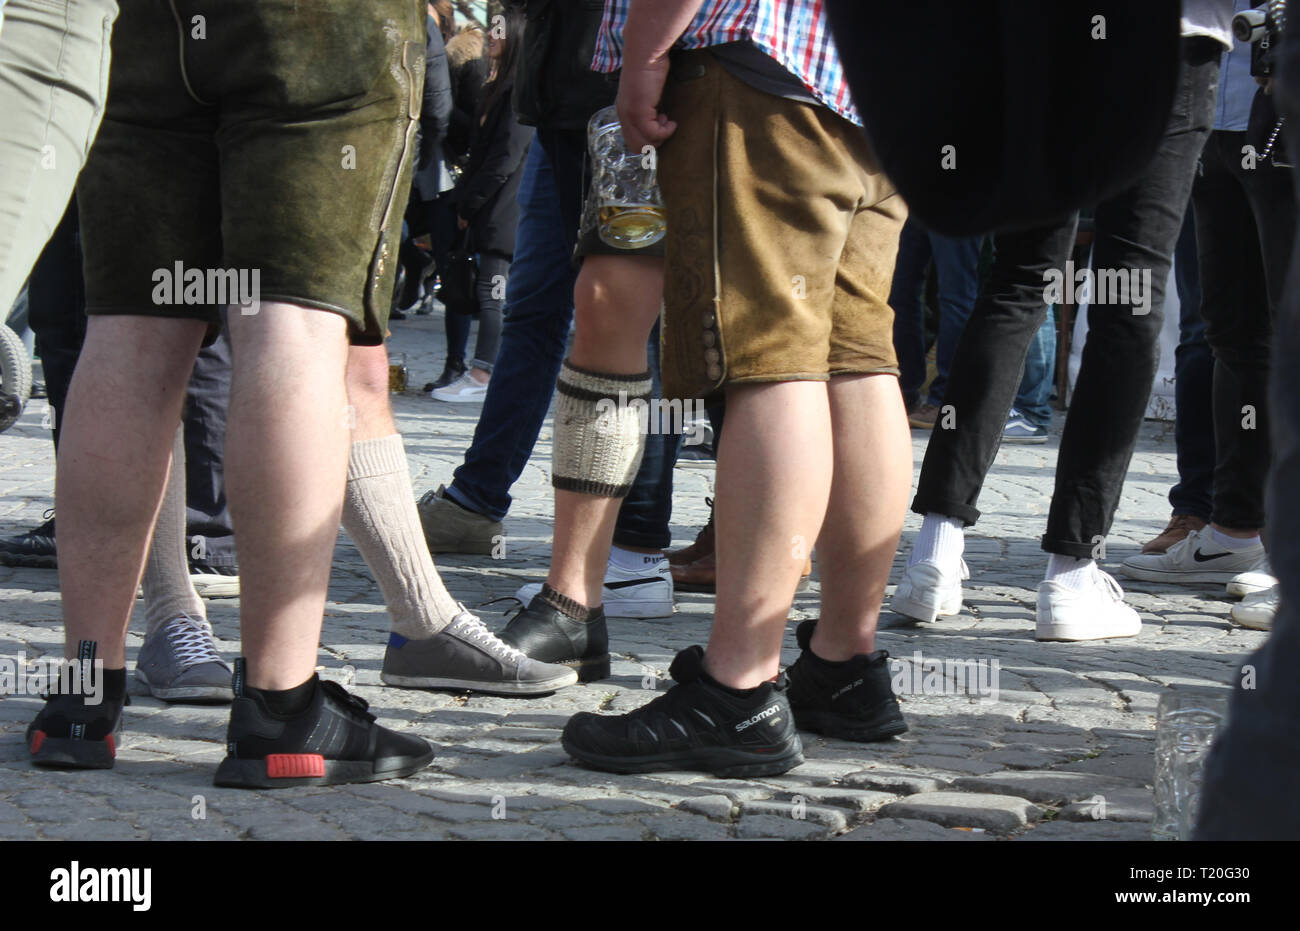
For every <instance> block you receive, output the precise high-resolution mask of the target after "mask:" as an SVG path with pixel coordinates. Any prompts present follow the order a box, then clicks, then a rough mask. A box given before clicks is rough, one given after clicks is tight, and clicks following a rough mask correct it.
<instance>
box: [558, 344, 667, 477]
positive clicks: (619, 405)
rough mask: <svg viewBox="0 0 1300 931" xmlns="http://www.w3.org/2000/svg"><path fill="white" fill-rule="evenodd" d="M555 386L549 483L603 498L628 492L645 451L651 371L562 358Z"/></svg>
mask: <svg viewBox="0 0 1300 931" xmlns="http://www.w3.org/2000/svg"><path fill="white" fill-rule="evenodd" d="M555 392H556V394H555V439H554V441H553V444H552V449H553V453H552V468H551V484H552V485H554V486H555V487H556V488H558V489H561V490H562V491H573V492H578V493H579V494H585V495H596V496H599V497H602V498H624V497H627V493H628V490H629V489H631V487H632V479H633V478H634V477H635V476H636V471H637V469H638V468H639V467H640V465H641V455H642V453H643V452H644V451H645V420H646V417H647V411H648V408H647V407H646V406H645V402H647V401H648V400H649V397H650V373H649V372H645V373H643V374H641V375H616V374H602V373H600V372H590V371H587V370H586V369H580V368H577V367H575V366H573V365H572V364H570V363H569V360H568V359H565V360H564V365H563V367H562V368H561V370H560V378H559V381H558V382H557V383H556V387H555ZM636 402H640V403H636Z"/></svg>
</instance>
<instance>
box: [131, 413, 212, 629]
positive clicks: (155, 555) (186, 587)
mask: <svg viewBox="0 0 1300 931" xmlns="http://www.w3.org/2000/svg"><path fill="white" fill-rule="evenodd" d="M185 542H186V541H185V428H184V426H183V425H182V426H179V427H177V429H176V436H175V438H174V439H173V441H172V464H171V470H170V471H169V472H168V474H167V487H166V489H165V490H164V491H163V499H162V507H161V508H159V510H158V520H157V521H156V522H155V523H154V528H153V540H152V541H151V542H150V544H149V561H148V562H147V563H145V567H144V579H143V580H142V582H141V585H142V587H143V588H144V619H145V636H153V635H154V634H155V633H157V632H158V630H159V629H161V628H162V626H163V625H164V624H166V623H167V622H168V621H170V620H171V619H172V618H174V617H176V616H177V615H180V614H188V615H189V616H190V617H192V618H194V619H195V620H197V621H203V620H207V609H206V608H204V606H203V599H202V598H200V597H199V594H198V592H196V591H195V590H194V583H193V582H192V581H191V580H190V564H189V559H188V558H187V556H186V552H185Z"/></svg>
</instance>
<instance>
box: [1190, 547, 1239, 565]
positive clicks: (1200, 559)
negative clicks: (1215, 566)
mask: <svg viewBox="0 0 1300 931" xmlns="http://www.w3.org/2000/svg"><path fill="white" fill-rule="evenodd" d="M1231 555H1232V552H1231V551H1229V552H1226V553H1215V554H1213V555H1211V556H1202V555H1201V551H1200V549H1199V548H1198V549H1197V550H1196V552H1194V553H1193V554H1192V559H1195V560H1196V561H1197V562H1209V561H1210V560H1211V559H1222V558H1223V557H1224V556H1231Z"/></svg>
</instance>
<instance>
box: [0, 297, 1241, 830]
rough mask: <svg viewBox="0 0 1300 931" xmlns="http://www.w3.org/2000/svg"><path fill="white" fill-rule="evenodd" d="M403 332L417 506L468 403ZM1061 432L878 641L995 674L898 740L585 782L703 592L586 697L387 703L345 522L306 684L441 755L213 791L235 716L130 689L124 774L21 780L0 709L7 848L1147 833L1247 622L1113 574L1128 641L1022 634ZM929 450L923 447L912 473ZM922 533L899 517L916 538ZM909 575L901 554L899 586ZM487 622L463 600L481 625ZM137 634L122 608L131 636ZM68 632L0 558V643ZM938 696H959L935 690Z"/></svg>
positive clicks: (19, 462)
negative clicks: (1164, 710)
mask: <svg viewBox="0 0 1300 931" xmlns="http://www.w3.org/2000/svg"><path fill="white" fill-rule="evenodd" d="M393 332H394V336H393V342H392V348H393V351H395V352H404V353H406V355H407V361H408V365H409V367H410V372H411V388H412V390H410V391H409V392H408V393H406V394H405V395H402V396H400V397H395V398H394V404H395V408H396V412H397V417H398V421H399V424H400V427H401V429H402V431H403V433H404V435H405V437H406V448H407V452H408V454H409V456H410V461H411V468H412V471H413V478H414V482H415V487H416V490H417V492H423V491H425V490H426V489H428V488H430V487H432V486H435V485H437V484H438V483H440V482H448V481H450V478H451V473H452V470H453V469H454V467H455V466H456V465H457V464H459V462H460V457H461V454H462V452H463V450H464V449H465V447H466V446H467V445H468V443H469V439H470V436H471V434H472V432H473V428H474V424H475V421H476V419H477V416H478V412H479V405H477V404H472V405H449V404H440V403H438V402H434V401H431V400H429V399H428V398H427V397H424V396H422V395H421V393H420V392H419V391H418V388H419V386H421V385H422V384H424V383H425V382H427V381H431V380H433V379H434V378H435V377H436V376H437V374H438V372H440V371H441V363H442V341H443V338H442V326H441V318H440V317H415V318H411V319H410V320H407V321H404V322H397V323H394V325H393ZM44 411H45V402H44V401H33V402H32V403H31V404H30V405H29V407H28V409H27V411H26V412H25V413H24V415H23V418H22V420H21V422H20V423H19V424H17V425H16V426H15V427H13V428H12V429H11V430H9V431H8V432H7V433H5V434H3V435H2V436H0V533H5V534H8V533H11V532H16V531H19V530H22V529H25V528H27V527H29V526H31V525H33V524H35V523H37V522H39V520H40V517H41V512H42V511H43V510H44V509H45V508H46V507H48V506H49V505H50V496H51V491H52V487H53V457H52V447H51V444H50V441H49V436H48V430H47V429H45V428H44V427H43V426H42V419H43V417H44ZM44 419H46V420H48V418H44ZM1171 427H1172V425H1169V424H1162V423H1157V422H1151V421H1148V422H1147V423H1145V424H1144V425H1143V428H1142V434H1141V441H1140V443H1139V446H1138V452H1137V454H1136V456H1135V457H1134V460H1133V465H1132V470H1131V473H1130V477H1129V481H1128V484H1127V486H1126V488H1125V492H1124V497H1123V501H1122V503H1121V505H1120V508H1119V514H1118V517H1117V520H1116V522H1115V528H1114V531H1113V534H1112V538H1111V539H1110V541H1109V544H1108V553H1107V557H1108V558H1107V564H1108V565H1109V566H1110V567H1112V568H1113V567H1114V566H1115V565H1117V564H1118V561H1119V560H1120V559H1122V558H1123V557H1124V556H1126V555H1128V554H1129V553H1132V552H1135V551H1136V550H1137V548H1138V547H1139V546H1140V544H1141V542H1142V541H1143V540H1145V539H1148V538H1149V537H1150V536H1152V535H1154V533H1155V532H1156V531H1158V530H1159V529H1160V528H1161V527H1163V526H1164V522H1165V519H1166V517H1167V515H1168V506H1167V504H1166V500H1165V497H1164V496H1165V493H1166V490H1167V488H1168V486H1169V485H1170V484H1171V483H1172V482H1173V481H1174V480H1175V468H1174V443H1173V432H1172V428H1171ZM1059 429H1060V419H1059V418H1058V423H1057V425H1056V430H1055V431H1054V435H1053V438H1052V441H1051V442H1050V443H1048V444H1047V445H1045V446H1039V447H1019V448H1004V449H1003V450H1002V451H1001V452H1000V453H999V454H998V458H997V462H996V464H995V465H994V467H993V471H992V475H991V477H990V479H989V482H988V485H987V487H986V488H985V490H984V494H983V497H982V499H981V502H980V504H981V506H982V508H983V509H984V512H985V514H986V515H987V516H986V518H985V519H984V520H983V521H981V523H980V524H979V525H978V526H977V527H976V528H974V529H973V531H972V532H968V534H967V553H966V557H967V561H968V562H969V563H970V567H971V571H972V574H973V578H972V579H971V581H970V582H969V583H968V585H967V599H966V608H965V609H964V610H963V611H962V613H961V614H960V615H959V616H957V617H953V618H946V619H942V620H940V621H939V622H937V623H935V624H931V625H925V626H924V627H923V628H916V627H910V628H893V629H888V630H884V631H883V632H882V634H881V636H880V646H881V647H882V648H884V649H887V650H888V651H889V652H890V653H891V655H893V656H894V657H898V658H902V659H904V660H907V665H905V666H904V667H901V668H903V669H904V670H906V669H907V668H908V667H912V668H915V665H914V664H916V663H917V661H918V657H917V655H916V654H917V653H918V652H919V653H920V654H921V657H920V659H923V660H925V661H929V660H932V659H940V660H945V659H947V660H955V659H969V660H976V661H986V662H988V663H992V661H994V660H996V661H997V662H998V663H999V669H998V671H999V673H1000V675H999V676H998V679H997V685H998V691H997V695H996V699H994V698H993V696H989V697H980V696H978V695H972V694H908V695H904V696H903V700H904V704H903V709H904V713H905V714H906V716H907V719H908V722H909V723H910V725H911V730H910V732H909V733H907V734H906V735H904V736H903V737H902V738H900V739H897V740H895V741H893V742H890V743H883V744H870V745H861V744H853V743H849V742H844V741H838V740H827V739H822V738H820V737H817V736H814V735H805V736H804V748H805V755H806V757H807V762H805V763H804V764H803V765H802V766H800V767H798V768H796V769H795V770H793V771H791V772H790V773H787V774H786V775H784V776H781V777H778V778H770V779H755V780H722V779H716V778H713V777H711V776H708V775H704V774H671V773H670V774H656V775H646V776H616V775H608V774H604V773H598V772H594V771H589V770H586V769H583V768H581V767H579V766H577V765H575V764H574V763H572V762H570V761H569V759H568V757H567V755H566V754H565V753H564V751H563V750H562V749H561V747H560V745H559V742H558V738H559V733H560V728H561V727H563V725H564V722H565V721H566V720H567V718H568V717H569V716H570V715H571V714H573V713H574V712H576V711H590V710H597V709H600V710H610V711H621V710H626V709H630V708H634V707H636V706H638V705H640V704H641V703H643V702H645V701H648V700H649V699H650V698H651V693H650V692H648V691H647V690H646V688H645V687H644V686H645V685H647V684H652V685H653V684H658V686H659V687H660V688H664V687H666V683H665V682H664V678H665V677H666V675H667V669H668V665H669V663H670V662H671V660H672V657H673V655H674V654H675V653H676V651H677V650H679V649H681V648H683V647H685V646H688V645H690V644H692V643H703V642H704V641H705V639H706V637H707V632H708V629H709V623H710V620H711V617H712V614H711V610H712V598H711V596H707V595H690V594H681V595H679V596H678V611H677V614H676V615H675V616H674V617H672V618H671V619H662V620H648V621H627V620H617V621H612V622H611V624H610V635H611V640H612V648H613V650H614V652H615V658H614V664H613V677H612V678H611V679H608V680H606V681H603V682H597V683H593V684H590V685H585V686H575V687H572V688H568V689H565V690H563V691H561V692H558V693H556V694H554V695H552V696H550V697H545V698H540V699H532V700H525V699H507V698H495V697H487V696H481V695H465V694H461V695H456V694H447V693H437V692H420V691H408V690H399V689H392V688H386V687H384V686H382V685H381V684H380V682H379V669H380V664H381V662H382V658H383V651H384V644H385V641H386V633H387V618H386V616H385V613H384V607H383V603H382V600H381V598H380V596H379V591H378V589H377V587H376V585H375V584H374V582H373V580H372V579H371V577H370V574H369V572H368V570H367V569H366V567H365V564H364V563H363V561H362V559H361V557H360V555H359V553H358V552H357V550H356V548H355V547H354V546H353V545H352V544H351V542H350V541H349V540H348V539H347V538H346V536H344V535H340V541H339V545H338V549H337V551H336V554H335V563H334V575H333V581H332V585H331V587H330V593H329V604H328V606H327V608H326V618H325V629H324V633H323V635H322V641H323V642H322V645H321V653H320V656H321V664H322V666H323V671H324V674H325V675H328V676H330V677H334V678H337V679H339V680H340V681H343V682H345V683H346V684H348V685H349V686H350V687H352V688H353V689H354V690H355V691H356V692H357V693H358V694H359V695H361V696H363V697H364V698H366V699H367V700H368V701H369V702H370V704H371V708H372V710H374V711H375V712H377V713H378V714H379V716H380V719H381V720H382V721H383V722H384V723H386V724H388V725H389V726H393V727H396V728H399V729H403V730H409V731H411V732H413V733H417V734H420V735H422V736H424V737H427V738H429V739H431V740H433V741H435V742H436V743H437V744H438V745H439V746H440V747H441V749H440V751H439V753H438V755H437V758H436V760H435V761H434V764H433V765H432V767H430V768H429V769H427V770H425V771H424V772H422V773H420V774H419V775H417V776H415V777H413V778H410V779H406V780H398V781H393V782H387V783H378V784H370V785H361V786H343V787H334V788H328V789H312V788H303V789H286V790H280V791H275V792H266V793H251V792H241V791H237V790H229V789H217V788H214V787H213V786H212V782H211V780H212V774H213V771H214V768H215V766H216V764H217V762H218V761H219V760H220V759H221V757H222V755H223V753H224V747H223V741H224V735H225V727H226V719H227V711H226V709H224V708H220V707H216V708H214V707H193V706H191V707H186V706H174V707H169V706H167V705H165V704H163V703H162V702H159V701H157V700H154V699H152V698H148V697H141V696H139V695H136V696H135V697H134V699H133V703H132V704H131V706H130V707H128V708H127V710H126V713H125V740H124V744H125V746H124V748H123V749H122V752H121V753H120V754H119V757H118V762H117V765H116V768H115V769H113V770H112V771H109V772H57V771H38V770H35V769H34V768H33V767H31V766H30V764H29V763H28V762H27V759H26V758H27V752H26V749H25V747H24V745H23V737H22V733H23V730H24V728H25V726H26V725H27V723H28V722H29V721H30V720H31V718H32V717H33V715H34V714H35V713H36V710H37V707H38V700H37V699H35V698H28V697H7V698H5V699H3V701H0V839H11V838H14V839H19V838H23V839H26V838H63V839H95V840H118V839H132V838H134V839H141V840H144V839H184V838H194V839H208V838H214V839H217V838H219V839H229V838H276V839H336V838H339V839H341V838H364V839H383V838H403V839H436V838H475V839H493V838H502V839H519V840H532V839H539V840H540V839H565V840H597V839H600V840H605V839H619V840H621V839H627V840H641V839H655V838H658V839H662V840H668V839H674V840H675V839H722V838H791V839H823V838H837V839H841V840H894V839H951V840H990V839H996V838H1010V839H1017V840H1018V839H1041V840H1112V839H1143V838H1146V837H1149V831H1150V827H1149V822H1150V819H1151V785H1152V781H1153V769H1154V766H1153V748H1154V722H1155V718H1154V715H1155V709H1156V702H1157V700H1158V698H1159V696H1160V693H1161V692H1162V691H1164V690H1165V689H1166V688H1167V687H1169V686H1174V685H1214V684H1226V683H1228V682H1230V681H1231V680H1232V679H1233V677H1234V676H1236V675H1238V674H1239V668H1240V665H1241V661H1242V657H1243V656H1244V655H1245V654H1246V653H1248V652H1249V651H1251V650H1253V649H1254V648H1255V647H1257V646H1258V645H1259V644H1260V643H1261V642H1262V640H1263V638H1264V635H1263V634H1260V633H1255V632H1252V631H1248V630H1244V629H1241V628H1236V627H1234V626H1233V625H1232V624H1231V622H1230V621H1229V620H1228V616H1227V615H1228V607H1229V602H1228V599H1227V598H1226V596H1225V595H1224V593H1223V591H1222V588H1221V587H1220V588H1218V589H1212V588H1206V589H1205V590H1192V589H1190V588H1179V587H1175V586H1169V585H1157V584H1147V583H1130V584H1128V585H1127V586H1126V589H1127V591H1128V593H1129V600H1130V602H1131V603H1132V604H1133V605H1134V606H1136V607H1137V608H1138V609H1139V610H1140V611H1141V613H1142V619H1143V622H1144V625H1143V630H1142V634H1141V636H1140V637H1138V638H1136V639H1135V640H1121V641H1114V642H1102V643H1095V644H1083V645H1070V644H1048V643H1037V642H1035V641H1034V639H1033V629H1034V602H1035V586H1036V584H1037V582H1038V581H1039V578H1040V573H1041V571H1042V567H1043V565H1044V561H1045V554H1044V553H1042V551H1041V550H1040V549H1039V546H1038V538H1039V536H1040V535H1041V533H1042V532H1043V529H1044V523H1045V519H1046V512H1047V507H1048V502H1049V495H1050V493H1051V489H1052V477H1053V471H1052V469H1053V464H1054V461H1055V456H1056V448H1057V438H1058V437H1057V434H1059ZM550 440H551V427H550V423H549V421H548V423H547V425H546V427H545V428H544V429H543V432H542V437H541V440H540V442H539V444H538V447H537V450H536V453H535V455H534V456H533V459H532V460H531V462H530V463H529V465H528V469H527V471H526V472H525V474H524V476H523V478H522V479H521V481H520V482H519V484H518V485H517V486H516V488H515V492H514V494H515V504H514V508H513V510H512V512H511V514H510V516H509V518H508V519H507V522H506V534H507V550H506V554H505V558H503V559H501V560H490V559H485V558H479V557H465V556H462V557H441V558H439V560H438V565H439V567H440V569H441V571H442V574H443V578H444V579H445V580H446V583H447V585H448V587H449V588H450V589H451V591H452V593H453V594H454V595H455V596H456V597H457V598H459V599H460V600H462V601H464V602H465V603H466V604H467V605H471V606H473V605H478V604H480V603H482V602H484V601H487V600H488V599H490V598H494V597H500V596H506V595H510V594H512V593H513V592H514V590H515V588H516V587H517V586H518V585H520V584H521V583H523V582H527V581H538V580H541V579H542V578H543V577H544V576H545V572H546V566H547V561H548V557H549V550H550V547H549V539H550V532H551V525H550V516H551V490H550V486H549V465H550V454H551V447H550ZM925 440H926V437H925V435H924V434H923V433H922V432H921V431H916V432H914V434H913V444H914V448H915V456H916V464H917V466H918V468H919V465H920V461H921V456H922V453H923V452H924V447H925ZM712 487H713V472H712V470H711V469H698V468H679V469H678V471H677V487H676V496H675V500H674V504H675V508H674V514H673V535H674V537H675V539H676V541H677V544H678V545H681V544H683V543H685V542H689V541H690V540H691V539H692V538H693V537H694V533H695V531H696V529H697V528H698V527H700V526H701V525H702V524H703V523H704V521H705V519H706V518H707V509H706V506H705V503H704V498H705V496H706V495H708V494H710V493H711V491H712ZM918 525H919V518H918V517H916V516H915V515H911V514H909V516H908V520H907V527H906V532H905V536H906V538H907V539H908V540H910V539H911V537H912V536H913V535H914V534H915V532H916V530H917V527H918ZM902 552H905V550H903V551H902ZM901 569H902V556H901V555H900V557H899V558H898V560H897V562H896V565H895V572H894V579H895V581H897V579H898V576H899V573H900V572H901ZM814 578H815V574H814ZM816 590H817V586H816V584H814V585H813V587H812V590H811V591H810V592H808V593H805V594H802V595H800V596H799V597H798V598H797V600H796V602H795V607H794V611H793V612H792V617H793V618H795V619H800V618H806V617H812V616H815V615H816V611H817V595H816ZM890 590H891V591H892V588H891V589H890ZM208 604H209V610H210V617H211V620H212V622H213V625H214V627H215V630H216V634H217V637H218V641H219V644H220V646H221V648H222V650H223V652H225V653H226V654H227V655H228V656H230V657H233V656H234V655H235V653H236V650H237V646H238V626H237V612H238V603H237V602H235V601H211V602H209V603H208ZM502 607H504V605H494V606H491V607H488V608H484V609H483V610H482V611H481V612H480V613H481V614H482V616H483V617H484V618H485V620H486V621H487V622H488V624H489V625H490V626H494V627H497V628H499V627H500V626H502V625H503V624H504V620H505V619H504V616H503V613H502V612H501V610H500V609H501V608H502ZM141 614H142V612H141ZM890 617H892V616H890ZM890 617H886V618H885V620H884V621H883V622H882V623H885V624H887V623H888V622H889V620H890ZM893 620H895V621H896V620H898V619H897V618H896V617H894V618H893ZM142 626H143V619H142V617H137V619H136V623H135V624H134V625H133V628H134V629H135V630H138V629H140V628H142ZM135 630H133V632H132V634H131V635H130V639H129V643H128V649H127V653H128V665H129V666H132V667H133V665H134V659H135V653H136V651H137V650H138V649H139V646H140V642H141V637H140V634H139V633H136V632H135ZM61 642H62V633H61V630H60V623H59V605H58V591H57V578H56V574H55V573H54V572H50V571H45V570H37V569H6V568H0V655H13V654H16V653H18V652H20V651H22V652H25V654H26V656H27V657H28V659H33V658H36V657H39V656H42V655H46V654H54V655H57V653H58V651H59V649H60V644H61ZM797 652H798V648H797V646H796V645H795V641H794V624H791V625H790V626H789V628H788V630H787V635H786V649H785V651H784V656H783V659H784V661H785V662H786V663H790V662H793V661H794V659H795V657H796V655H797ZM947 682H948V686H947V690H948V691H949V692H952V691H955V684H954V682H953V680H951V679H950V680H947ZM916 684H918V685H922V686H928V688H926V689H923V691H927V692H931V693H933V692H936V691H940V690H941V689H942V688H943V685H942V683H940V682H939V681H938V679H937V678H936V679H929V678H928V677H922V676H917V677H916ZM133 688H134V685H133ZM970 691H973V690H971V689H968V690H967V692H970ZM1098 796H1100V797H1101V799H1102V800H1104V801H1102V802H1101V803H1099V801H1098V798H1097V797H1098ZM1100 815H1104V817H1099V816H1100ZM200 816H201V817H200Z"/></svg>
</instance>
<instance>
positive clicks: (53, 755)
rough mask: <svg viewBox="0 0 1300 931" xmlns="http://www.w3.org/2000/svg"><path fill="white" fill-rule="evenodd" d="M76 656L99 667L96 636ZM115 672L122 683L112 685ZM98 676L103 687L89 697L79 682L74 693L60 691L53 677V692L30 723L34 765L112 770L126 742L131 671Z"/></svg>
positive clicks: (82, 667) (83, 663) (82, 664)
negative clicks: (124, 717) (124, 727)
mask: <svg viewBox="0 0 1300 931" xmlns="http://www.w3.org/2000/svg"><path fill="white" fill-rule="evenodd" d="M77 659H78V666H79V670H88V669H93V668H94V667H93V663H94V660H95V642H94V641H93V640H83V641H81V643H80V644H78V648H77ZM105 673H107V675H105ZM79 674H80V672H79ZM114 675H116V676H117V677H118V678H119V680H120V681H119V682H118V684H117V685H115V686H113V687H112V688H109V687H108V683H106V682H105V679H107V678H109V677H112V676H114ZM99 679H100V689H99V690H98V692H97V693H91V694H89V695H87V694H86V691H87V689H84V688H79V687H78V686H77V684H76V683H72V686H73V689H74V691H66V692H61V693H56V692H55V687H56V686H58V685H59V683H55V682H53V681H51V683H50V685H51V694H50V695H48V696H47V697H46V699H45V707H44V708H42V709H41V710H40V712H39V713H38V714H37V715H36V720H35V721H33V722H32V723H31V724H29V725H28V726H27V749H28V750H29V751H30V752H31V754H32V763H33V764H34V765H36V766H48V767H54V768H59V769H112V768H113V762H114V761H115V760H116V759H117V748H118V747H119V746H120V745H121V742H122V706H123V705H125V704H126V703H127V701H128V700H129V699H128V698H127V696H126V670H125V669H120V670H116V671H111V670H105V671H103V672H101V673H100V676H99ZM82 682H83V683H84V682H85V680H84V679H83V680H82ZM110 692H113V693H116V694H109V693H110ZM87 698H90V699H91V701H87ZM92 701H93V703H92Z"/></svg>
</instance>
